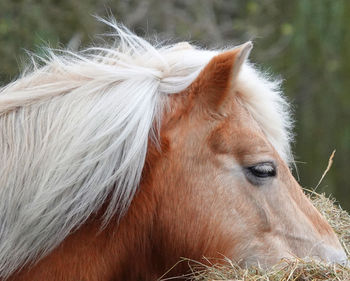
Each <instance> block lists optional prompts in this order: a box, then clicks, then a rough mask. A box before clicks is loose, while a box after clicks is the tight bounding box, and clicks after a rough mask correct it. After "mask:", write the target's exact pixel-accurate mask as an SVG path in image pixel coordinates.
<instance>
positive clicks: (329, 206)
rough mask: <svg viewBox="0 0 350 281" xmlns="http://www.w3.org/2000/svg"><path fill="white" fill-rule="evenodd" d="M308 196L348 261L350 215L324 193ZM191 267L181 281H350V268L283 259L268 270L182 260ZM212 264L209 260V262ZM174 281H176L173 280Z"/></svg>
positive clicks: (231, 264) (349, 254)
mask: <svg viewBox="0 0 350 281" xmlns="http://www.w3.org/2000/svg"><path fill="white" fill-rule="evenodd" d="M309 196H310V198H311V200H312V201H313V204H314V205H315V207H316V208H317V209H318V210H319V211H320V212H321V213H322V214H323V216H324V217H325V218H326V219H327V220H328V222H329V223H330V225H331V226H332V227H333V229H334V230H335V232H336V233H337V235H338V237H339V240H340V242H341V244H342V245H343V247H344V249H345V251H346V253H347V255H348V258H349V257H350V253H349V250H350V215H349V213H347V212H346V211H344V210H342V209H341V208H340V207H339V206H337V205H336V204H335V200H334V199H332V198H327V197H326V196H325V195H324V194H317V193H315V192H313V191H309ZM182 262H186V263H188V264H189V266H190V268H191V269H192V273H191V274H189V275H187V276H182V278H181V279H182V280H192V281H220V280H232V281H233V280H234V281H236V280H244V281H280V280H283V281H289V280H298V281H302V280H310V281H311V280H350V268H349V267H344V266H341V265H326V264H324V263H322V262H317V261H305V260H302V259H298V260H293V261H292V260H282V261H281V262H280V263H279V264H277V265H276V266H274V267H273V268H271V269H269V270H264V269H261V268H257V267H251V268H248V269H246V268H241V267H239V266H238V265H237V264H234V263H233V262H232V261H230V260H225V263H226V265H222V264H221V265H218V264H212V265H211V266H207V265H204V264H202V263H200V262H196V261H192V260H188V259H183V260H182ZM208 262H209V260H208ZM162 280H167V278H165V279H162ZM171 280H173V279H172V278H171Z"/></svg>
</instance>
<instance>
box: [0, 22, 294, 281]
mask: <svg viewBox="0 0 350 281" xmlns="http://www.w3.org/2000/svg"><path fill="white" fill-rule="evenodd" d="M108 24H109V25H111V26H112V27H113V28H114V29H115V31H116V37H117V38H118V42H117V43H116V45H115V46H114V47H111V48H90V49H88V50H85V51H83V52H80V53H70V52H68V51H62V54H61V55H56V54H54V52H53V51H50V52H49V55H48V56H47V58H46V59H43V58H42V60H44V61H45V65H44V66H41V67H38V66H36V65H35V63H34V65H33V70H32V71H31V73H27V74H24V75H23V77H22V78H20V79H19V80H17V81H15V82H13V83H11V84H9V85H8V86H6V87H4V88H3V89H1V90H0V163H1V168H0V198H1V200H0V277H7V276H9V275H10V274H11V273H13V272H14V271H15V270H16V269H18V267H20V266H22V265H23V264H25V263H27V262H30V261H33V260H35V259H37V258H40V257H42V256H44V255H45V254H47V253H48V252H49V251H50V250H52V249H53V248H55V247H56V246H57V245H59V244H60V243H61V242H62V241H63V240H64V239H65V237H67V235H68V234H69V233H70V232H71V231H73V230H74V229H76V228H78V227H79V226H80V225H81V224H83V223H84V222H85V221H86V219H87V218H88V217H89V216H90V215H92V214H94V213H95V212H96V211H98V210H99V209H100V208H101V206H102V204H103V203H104V202H105V200H106V198H107V197H108V198H109V199H110V204H109V206H108V208H107V211H106V214H105V220H106V221H108V219H109V218H110V217H111V216H112V215H113V214H116V213H118V214H119V215H122V214H123V213H125V212H126V210H127V208H128V206H129V204H130V201H131V200H132V198H133V196H134V194H135V192H136V190H137V188H138V185H139V181H140V176H141V172H142V169H143V165H144V160H145V154H146V151H147V143H148V139H149V136H152V134H154V133H153V132H154V131H155V130H156V129H157V128H154V126H157V124H159V122H160V118H161V112H162V106H163V104H164V101H165V99H166V97H167V95H168V94H174V93H178V92H180V91H182V90H184V89H185V88H186V87H188V86H189V85H190V84H191V82H193V80H194V79H195V78H196V77H197V76H198V74H199V72H200V70H201V69H202V68H203V67H204V66H205V65H206V64H207V63H208V62H209V60H210V59H211V58H212V57H213V56H215V55H216V54H217V53H218V52H217V51H206V50H199V49H196V48H189V47H188V46H187V45H186V44H178V45H172V46H163V47H154V46H152V45H150V44H149V43H148V42H146V41H145V40H143V39H141V38H139V37H137V36H136V35H134V34H132V33H130V32H129V31H127V30H126V29H125V28H123V27H119V26H117V25H116V24H113V23H108ZM239 81H240V82H239V85H240V87H241V88H242V89H243V93H247V107H248V109H249V110H250V111H251V112H252V114H253V116H255V118H256V119H257V120H258V122H259V123H260V124H261V125H262V128H263V130H264V132H265V133H266V135H267V137H268V138H269V140H270V141H271V142H272V144H273V145H274V146H275V147H276V149H277V150H278V152H279V153H280V154H281V155H282V157H284V159H285V160H287V161H288V160H289V159H290V158H289V157H290V149H289V141H290V140H289V133H288V132H289V130H288V128H289V127H290V121H289V116H288V114H286V112H285V110H284V106H285V102H284V100H283V99H282V98H281V96H280V94H279V92H278V91H277V90H275V89H274V87H275V84H273V83H270V82H266V80H264V79H262V78H260V77H258V75H257V74H256V72H255V70H253V68H252V67H250V66H249V65H246V66H244V68H243V71H242V74H241V75H240V79H239ZM262 96H263V97H262ZM262 100H263V102H262ZM154 129H155V130H154Z"/></svg>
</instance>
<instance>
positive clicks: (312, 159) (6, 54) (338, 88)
mask: <svg viewBox="0 0 350 281" xmlns="http://www.w3.org/2000/svg"><path fill="white" fill-rule="evenodd" d="M92 15H99V16H101V17H108V16H110V15H114V16H115V18H116V19H117V21H119V22H122V23H124V24H125V25H126V26H127V27H129V28H130V29H131V30H133V31H134V32H136V33H137V34H139V35H142V36H146V37H151V38H152V37H153V35H154V34H158V35H157V38H158V40H159V39H160V40H167V39H170V41H171V42H176V41H191V42H192V43H195V44H197V45H199V46H204V47H208V48H212V47H226V46H231V45H237V44H240V43H243V42H245V41H247V40H253V41H254V49H253V52H252V55H251V60H252V61H253V62H256V63H258V64H259V65H260V68H261V69H262V70H265V71H268V72H270V73H271V74H273V75H274V76H275V77H277V78H281V79H283V80H284V83H283V90H284V92H285V94H286V95H287V96H288V98H289V100H290V101H291V103H292V104H293V111H294V117H295V119H296V123H295V133H296V142H295V144H294V147H293V149H294V154H295V159H296V161H297V166H298V170H299V182H300V183H301V185H302V186H304V187H306V188H309V189H313V188H315V187H316V186H317V183H318V181H319V180H320V178H321V176H322V174H323V172H324V171H325V169H326V167H327V163H328V159H329V157H330V155H331V153H332V151H333V150H334V149H336V150H337V152H336V154H335V158H334V163H333V166H332V168H331V170H330V171H329V172H328V174H327V175H326V176H325V178H324V180H323V181H322V183H321V184H320V185H319V186H318V188H317V191H318V192H326V193H327V194H333V195H334V196H335V197H336V199H337V200H338V202H340V203H341V205H342V207H343V208H345V209H347V210H350V179H348V176H349V177H350V171H349V164H350V124H349V122H350V76H349V74H350V1H348V0H307V1H305V0H294V1H284V0H215V1H209V0H207V1H205V0H142V1H135V0H85V1H83V0H80V1H78V0H41V1H39V0H1V1H0V42H1V43H0V62H1V63H0V84H1V85H4V84H6V83H8V82H9V81H11V80H14V79H16V77H17V76H18V74H19V73H20V69H22V68H23V66H24V65H25V63H26V59H27V58H28V57H27V56H26V54H25V50H30V51H33V52H36V53H39V54H40V52H41V51H40V46H43V45H49V46H51V47H54V48H57V47H68V48H70V49H73V50H76V49H80V48H83V47H86V46H88V45H91V44H92V42H93V41H96V36H95V35H97V34H103V33H105V32H107V31H108V29H107V28H106V26H104V25H103V24H101V23H99V22H97V21H96V19H95V18H94V17H93V16H92ZM97 41H98V40H97ZM294 173H295V171H294ZM348 173H349V174H348ZM295 175H296V173H295ZM296 177H298V176H297V175H296Z"/></svg>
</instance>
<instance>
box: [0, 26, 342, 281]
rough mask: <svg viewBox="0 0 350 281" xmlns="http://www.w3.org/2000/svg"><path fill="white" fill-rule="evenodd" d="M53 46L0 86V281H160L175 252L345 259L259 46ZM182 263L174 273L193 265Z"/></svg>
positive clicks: (262, 260) (262, 259) (120, 32)
mask: <svg viewBox="0 0 350 281" xmlns="http://www.w3.org/2000/svg"><path fill="white" fill-rule="evenodd" d="M109 24H110V25H111V26H113V27H114V28H115V30H116V36H117V37H118V38H119V41H118V45H117V46H116V47H113V48H91V49H89V50H85V51H84V52H82V53H70V52H68V51H64V52H63V54H60V55H56V54H54V53H53V52H51V51H49V52H48V55H47V56H46V57H45V58H42V59H41V60H43V61H44V64H43V65H41V66H38V65H37V64H36V63H34V64H33V69H32V70H30V71H28V72H27V73H25V74H24V75H23V76H22V77H21V78H20V79H18V80H17V81H14V82H13V83H11V84H9V85H8V86H6V87H4V88H3V89H1V92H0V162H1V168H0V279H1V280H35V281H41V280H60V281H68V280H72V281H78V280H89V281H98V280H100V281H111V280H156V279H157V278H159V277H160V276H162V274H164V273H165V272H166V271H167V270H168V269H169V268H171V267H172V266H173V265H174V264H175V263H176V262H177V261H178V260H179V259H180V258H181V257H186V258H190V259H194V260H201V259H202V258H203V257H207V258H223V257H227V258H230V259H232V260H235V261H237V262H238V263H240V264H242V265H243V266H246V265H250V264H257V263H258V264H260V265H261V266H270V265H273V264H274V263H276V262H278V261H279V260H280V259H282V258H293V257H303V258H304V257H313V258H319V259H322V260H325V261H327V262H338V263H342V262H345V261H346V259H347V257H346V255H345V253H344V251H343V249H342V247H341V245H340V243H339V241H338V239H337V237H336V235H335V233H334V232H333V230H332V229H331V227H330V226H329V224H328V223H327V222H326V221H325V219H324V218H323V217H322V216H321V214H320V213H319V212H318V211H317V210H316V209H315V208H314V207H313V206H312V204H311V203H310V201H309V199H308V198H307V197H306V196H305V195H304V193H303V191H302V189H301V187H300V186H299V184H298V183H297V182H296V180H295V179H294V178H293V176H292V174H291V172H290V169H289V166H288V165H289V164H290V163H291V162H292V157H291V152H290V141H291V133H290V130H291V123H292V122H291V119H290V117H289V110H288V104H287V103H286V101H285V100H284V98H283V97H282V95H281V93H280V91H279V90H278V83H276V82H273V81H269V80H267V79H266V78H264V77H263V75H262V74H259V73H258V72H257V71H256V70H255V69H254V67H253V66H252V65H250V64H249V63H248V62H247V61H246V60H247V56H248V54H249V52H250V50H251V47H252V44H251V43H249V42H248V43H246V44H244V45H241V46H238V47H235V48H233V49H231V50H221V51H220V50H217V51H208V50H202V49H198V48H195V47H192V46H190V45H189V44H187V43H179V44H175V45H172V46H163V47H154V46H152V45H150V44H149V43H148V42H146V41H145V40H143V39H141V38H139V37H137V36H136V35H134V34H132V33H130V32H129V31H127V30H126V29H124V28H122V27H118V26H116V25H114V24H113V23H109ZM187 270H188V268H186V266H185V265H181V264H180V265H179V266H177V267H175V268H174V270H173V271H171V272H170V276H178V275H181V274H183V273H186V271H187Z"/></svg>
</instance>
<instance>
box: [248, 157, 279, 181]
mask: <svg viewBox="0 0 350 281" xmlns="http://www.w3.org/2000/svg"><path fill="white" fill-rule="evenodd" d="M276 174H277V171H276V166H275V165H274V164H273V163H272V162H263V163H259V164H257V165H254V166H250V167H247V168H245V175H246V177H247V179H248V180H249V181H250V182H251V183H252V184H254V185H262V184H264V183H265V181H266V180H268V179H269V178H272V177H275V176H276Z"/></svg>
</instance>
